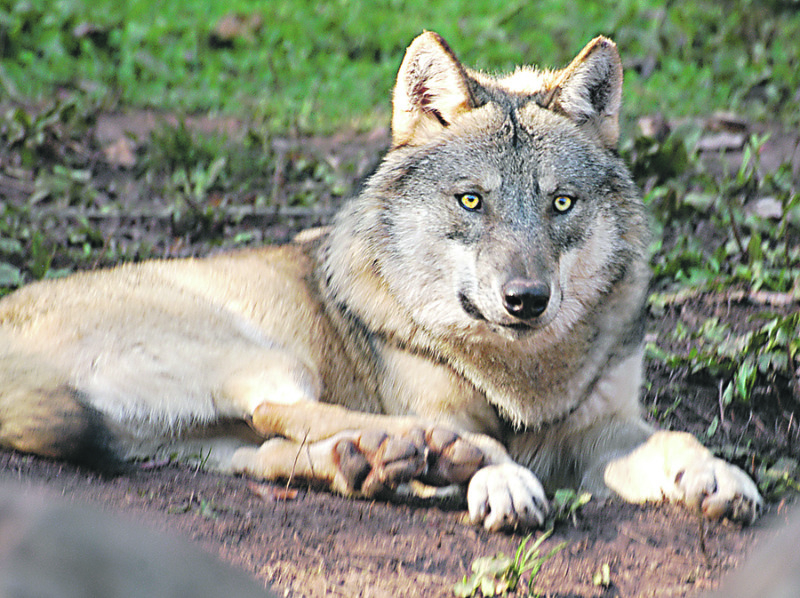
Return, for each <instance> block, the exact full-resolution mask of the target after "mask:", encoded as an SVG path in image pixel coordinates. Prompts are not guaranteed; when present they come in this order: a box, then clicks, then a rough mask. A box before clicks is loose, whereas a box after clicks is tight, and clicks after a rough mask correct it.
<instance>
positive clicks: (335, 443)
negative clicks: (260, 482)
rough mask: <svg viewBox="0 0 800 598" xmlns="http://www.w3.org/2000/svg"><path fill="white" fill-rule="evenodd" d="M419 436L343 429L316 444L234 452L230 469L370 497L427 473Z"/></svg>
mask: <svg viewBox="0 0 800 598" xmlns="http://www.w3.org/2000/svg"><path fill="white" fill-rule="evenodd" d="M420 434H421V430H412V431H411V432H410V433H409V434H406V435H392V436H390V435H388V434H385V433H381V432H376V431H345V432H339V433H338V434H335V435H334V436H331V437H330V438H326V439H324V440H317V441H315V442H304V441H296V440H292V439H287V438H273V439H271V440H267V441H266V442H264V443H263V444H262V445H261V446H260V447H258V448H249V447H246V448H241V449H239V450H238V451H236V453H234V455H233V460H232V462H231V467H232V469H233V470H234V471H236V472H239V473H246V474H248V475H250V476H252V477H257V478H262V479H269V480H298V479H300V480H308V481H312V482H316V483H322V484H324V485H326V486H327V487H328V488H330V489H331V490H333V491H335V492H339V493H341V494H344V495H346V496H362V497H371V496H375V495H376V494H378V493H380V492H382V491H384V490H390V489H393V488H395V487H397V485H398V484H401V483H403V482H406V481H408V480H411V479H413V478H415V477H417V476H419V475H421V474H422V473H423V472H424V470H425V468H426V459H425V452H424V450H421V448H420V440H419V435H420Z"/></svg>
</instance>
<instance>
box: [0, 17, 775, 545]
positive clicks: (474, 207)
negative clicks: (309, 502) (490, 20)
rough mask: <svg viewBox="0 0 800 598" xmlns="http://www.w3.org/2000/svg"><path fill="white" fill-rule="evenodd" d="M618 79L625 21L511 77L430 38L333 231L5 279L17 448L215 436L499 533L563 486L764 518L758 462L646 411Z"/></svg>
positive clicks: (641, 216)
mask: <svg viewBox="0 0 800 598" xmlns="http://www.w3.org/2000/svg"><path fill="white" fill-rule="evenodd" d="M621 95H622V67H621V63H620V58H619V54H618V52H617V48H616V46H615V44H614V43H613V42H612V41H611V40H609V39H607V38H605V37H598V38H596V39H594V40H593V41H591V42H590V43H589V44H588V45H587V46H586V47H585V48H584V49H583V50H582V51H581V52H580V53H579V54H578V55H577V57H576V58H575V59H574V60H573V61H572V62H571V63H570V64H569V65H568V66H567V67H566V68H563V69H560V70H538V69H536V68H533V67H520V68H518V69H517V70H516V71H515V72H513V73H511V74H509V75H503V76H492V75H488V74H485V73H481V72H477V71H473V70H470V69H468V68H466V67H465V66H463V65H462V64H461V62H459V60H458V59H457V58H456V56H455V54H454V53H453V51H452V50H451V48H450V47H449V46H448V45H447V43H446V42H445V41H444V40H443V39H442V38H441V37H440V36H438V35H437V34H435V33H432V32H425V33H423V34H421V35H420V36H419V37H417V38H416V39H415V40H414V41H413V42H412V43H411V45H410V46H409V47H408V49H407V51H406V54H405V57H404V59H403V61H402V64H401V66H400V69H399V72H398V75H397V82H396V85H395V88H394V92H393V113H392V119H391V129H392V139H391V148H390V149H389V150H388V152H387V153H386V155H385V157H384V159H383V160H382V162H381V164H380V165H379V167H378V168H377V170H376V172H375V173H374V174H373V175H372V176H371V177H370V178H369V179H368V180H367V181H366V182H365V184H364V187H363V190H362V191H361V192H360V193H359V194H358V195H357V196H356V197H355V198H353V199H352V200H350V201H349V202H348V203H346V205H345V206H344V207H343V208H342V209H341V211H340V213H339V214H338V215H337V216H336V217H335V219H334V221H333V224H332V225H331V226H330V228H327V229H321V230H316V231H312V232H308V233H306V234H301V235H299V236H298V238H297V239H296V240H295V241H294V242H292V243H289V244H286V245H283V246H267V247H263V248H258V249H250V250H241V251H238V252H234V253H228V254H221V255H216V256H212V257H206V258H202V259H181V260H155V261H148V262H143V263H139V264H127V265H121V266H118V267H116V268H113V269H108V270H101V271H94V272H83V273H76V274H73V275H71V276H69V277H67V278H64V279H60V280H48V281H44V282H37V283H34V284H30V285H28V286H25V287H23V288H21V289H19V290H18V291H16V292H15V293H12V294H10V295H8V296H7V297H5V298H4V299H3V300H2V301H1V302H0V445H2V446H3V447H7V448H10V449H15V450H18V451H26V452H30V453H36V454H39V455H43V456H46V457H52V458H57V459H68V460H72V461H76V462H81V463H85V464H89V465H92V466H96V467H99V468H108V469H114V468H115V467H116V466H117V465H119V464H121V463H125V462H127V461H130V460H135V459H143V458H153V457H154V456H157V455H164V454H167V455H171V454H184V455H192V454H194V455H197V454H202V455H203V462H204V463H206V464H207V465H208V466H210V467H215V468H217V469H219V470H222V471H226V472H230V473H232V474H233V473H238V474H246V475H248V476H254V477H257V478H263V479H268V480H278V479H281V480H285V479H290V478H291V479H296V480H299V479H303V480H308V481H310V482H312V483H314V484H318V485H320V486H323V487H327V488H329V489H331V490H333V491H335V492H339V493H341V494H344V495H347V496H356V497H358V496H360V497H371V496H379V495H383V494H385V493H392V492H401V491H402V490H403V489H407V488H408V487H409V485H411V486H414V485H415V484H416V486H414V487H422V488H436V487H452V486H457V487H460V488H465V489H466V505H467V508H468V511H469V516H470V518H471V519H472V521H474V522H475V523H476V524H482V525H484V526H485V527H486V528H487V529H489V530H498V529H504V528H516V527H535V526H539V525H542V524H543V522H544V521H545V517H546V514H547V510H548V499H547V492H548V491H552V490H553V489H556V488H559V487H565V486H573V487H581V488H585V489H586V490H588V491H590V492H592V493H593V494H594V495H595V496H606V495H611V494H616V495H618V496H619V497H621V498H622V499H624V500H627V501H635V502H647V501H660V500H664V499H668V500H675V501H683V502H685V503H686V504H688V505H690V506H691V507H693V508H696V509H700V510H702V512H703V513H705V514H706V515H707V516H709V517H722V516H728V517H731V518H734V519H739V520H745V521H750V520H753V519H754V518H755V517H756V515H757V514H758V511H759V508H760V505H761V504H762V499H761V497H760V495H759V493H758V490H757V488H756V486H755V485H754V483H753V482H752V480H751V479H750V478H749V477H748V476H747V474H746V473H744V472H743V471H742V470H741V469H739V468H737V467H735V466H733V465H731V464H728V463H726V462H724V461H722V460H720V459H718V458H716V457H715V456H713V455H712V454H711V453H710V452H709V451H708V450H707V449H706V448H704V447H703V446H702V445H701V444H700V443H699V442H698V441H697V440H695V439H694V438H693V437H692V436H690V435H689V434H686V433H682V432H671V431H656V430H654V429H652V428H651V426H650V425H648V424H647V423H645V421H644V420H643V418H642V415H641V410H640V407H639V393H640V387H641V385H642V371H643V336H644V335H643V330H644V317H645V313H644V309H645V301H646V296H647V289H648V284H649V269H648V263H647V262H648V258H647V248H648V241H649V232H648V225H647V217H646V214H645V210H644V207H643V204H642V201H641V198H640V193H639V191H638V190H637V188H636V185H635V184H634V182H633V181H632V179H631V176H630V174H629V171H628V170H627V168H626V166H625V164H624V163H623V160H622V159H621V158H620V156H619V155H618V153H617V150H616V148H617V144H618V138H619V111H620V103H621Z"/></svg>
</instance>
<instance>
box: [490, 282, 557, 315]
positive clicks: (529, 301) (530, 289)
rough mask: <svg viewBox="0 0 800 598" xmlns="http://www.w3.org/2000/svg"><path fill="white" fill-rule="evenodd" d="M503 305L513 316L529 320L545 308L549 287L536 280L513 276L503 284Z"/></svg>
mask: <svg viewBox="0 0 800 598" xmlns="http://www.w3.org/2000/svg"><path fill="white" fill-rule="evenodd" d="M502 291H503V307H505V308H506V311H507V312H508V313H510V314H511V315H512V316H514V317H515V318H519V319H520V320H529V319H531V318H536V317H539V316H540V315H542V313H544V310H545V309H547V303H548V302H549V301H550V287H549V286H548V285H546V284H545V283H543V282H540V281H537V280H527V279H525V278H513V279H511V280H509V281H508V282H507V283H505V284H504V285H503V289H502Z"/></svg>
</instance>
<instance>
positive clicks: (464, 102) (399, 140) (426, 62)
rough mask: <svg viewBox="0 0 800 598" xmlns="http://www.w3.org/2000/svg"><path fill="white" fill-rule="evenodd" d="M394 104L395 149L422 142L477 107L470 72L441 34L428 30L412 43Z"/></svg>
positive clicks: (404, 60) (395, 90)
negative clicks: (467, 71)
mask: <svg viewBox="0 0 800 598" xmlns="http://www.w3.org/2000/svg"><path fill="white" fill-rule="evenodd" d="M392 104H393V112H392V144H393V145H394V146H395V147H397V146H399V145H409V144H411V145H415V144H417V143H421V142H422V141H424V140H425V139H426V138H428V137H429V136H430V135H431V134H434V133H436V132H439V131H441V130H442V129H443V128H444V127H447V126H448V125H449V124H450V123H451V122H453V120H454V119H455V118H456V117H457V116H458V115H459V114H463V113H464V112H467V111H468V110H470V109H471V108H473V106H474V102H473V100H472V94H471V93H470V90H469V85H468V83H467V74H466V71H465V69H464V67H463V66H461V63H460V62H459V61H458V59H456V57H455V55H454V54H453V51H452V50H451V49H450V46H448V45H447V42H445V41H444V39H442V38H441V37H440V36H439V35H438V34H436V33H433V32H431V31H426V32H425V33H423V34H422V35H420V36H418V37H417V38H416V39H414V41H413V42H411V45H410V46H409V47H408V49H407V50H406V55H405V58H403V63H402V64H401V65H400V71H399V72H398V73H397V83H396V84H395V88H394V96H393V98H392Z"/></svg>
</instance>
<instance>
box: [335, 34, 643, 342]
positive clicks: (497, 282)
mask: <svg viewBox="0 0 800 598" xmlns="http://www.w3.org/2000/svg"><path fill="white" fill-rule="evenodd" d="M621 89H622V68H621V65H620V59H619V55H618V54H617V50H616V46H615V45H614V43H613V42H612V41H610V40H608V39H606V38H603V37H598V38H597V39H595V40H593V41H592V42H591V43H589V45H587V46H586V48H584V49H583V51H582V52H581V53H580V54H579V55H578V56H577V57H576V58H575V59H574V60H573V61H572V63H571V64H570V65H569V66H567V67H566V68H565V69H563V70H558V71H540V70H536V69H533V68H519V69H518V70H517V71H516V72H514V73H513V74H511V75H508V76H505V77H491V76H488V75H485V74H482V73H477V72H473V71H471V70H469V69H467V68H465V67H464V66H463V65H461V63H460V62H459V61H458V60H457V59H456V58H455V56H454V54H453V52H452V51H451V50H450V48H449V46H448V45H447V44H446V43H445V41H444V40H443V39H442V38H441V37H439V36H438V35H436V34H434V33H424V34H422V35H420V36H419V37H417V38H416V39H415V40H414V41H413V43H412V44H411V46H410V47H409V48H408V50H407V52H406V55H405V58H404V60H403V63H402V65H401V67H400V71H399V74H398V78H397V84H396V87H395V90H394V98H393V103H394V112H393V117H392V149H391V150H390V151H389V153H388V154H387V156H386V159H385V160H384V162H383V164H382V165H381V167H380V168H379V169H378V171H377V172H376V174H375V175H374V176H373V177H372V179H371V180H370V181H369V182H368V183H367V186H366V188H365V190H364V192H363V193H362V194H361V196H360V197H359V198H358V199H356V200H355V201H354V202H352V204H351V205H350V206H349V208H347V209H345V211H344V212H343V214H342V216H341V217H340V219H339V221H338V222H337V225H336V227H335V230H334V236H333V238H334V241H333V243H332V246H333V247H338V251H336V250H334V251H335V252H336V253H339V254H340V255H339V256H338V258H335V259H334V258H333V256H332V255H331V254H330V253H331V252H330V251H329V255H328V261H327V267H326V269H327V270H328V273H327V275H328V279H329V280H331V283H332V285H334V286H336V287H337V288H338V289H339V290H340V291H341V290H342V288H343V287H344V286H348V287H350V288H351V289H352V290H351V291H345V294H346V295H350V296H351V298H354V297H355V296H354V295H353V293H357V294H358V299H356V300H355V301H352V300H351V301H347V303H349V304H350V305H352V304H353V303H356V304H359V305H360V308H357V311H361V312H362V313H361V316H362V317H366V318H367V319H369V320H370V322H371V323H374V322H375V321H376V320H377V319H381V320H385V319H386V318H387V315H386V314H385V313H382V314H381V315H380V317H370V316H372V315H373V314H375V315H376V316H377V315H378V314H379V313H381V312H385V310H384V309H382V306H386V305H391V308H390V310H391V311H397V312H398V313H401V314H406V315H407V316H409V317H410V319H411V320H413V322H414V324H415V325H416V326H418V327H421V328H422V329H423V330H425V331H426V332H427V333H429V334H433V335H434V336H441V335H449V336H453V335H455V336H457V337H461V338H463V339H474V340H477V339H483V340H491V339H492V338H494V339H496V340H497V341H498V342H501V339H502V341H516V340H519V339H523V338H526V337H528V336H530V333H531V332H533V331H536V330H542V329H544V328H549V329H550V330H551V331H553V333H554V336H555V337H561V336H563V334H564V333H565V332H566V331H568V330H570V329H571V328H572V327H573V326H574V325H575V324H576V323H577V322H578V321H580V320H581V319H584V318H585V317H586V316H587V314H588V313H589V312H591V311H592V310H594V309H595V308H596V307H597V306H598V305H600V304H601V303H602V302H603V301H604V298H606V297H608V296H609V295H610V294H612V293H613V292H614V291H615V290H617V289H619V288H620V286H630V285H634V286H637V287H642V285H644V284H646V274H643V272H644V271H645V270H646V268H645V267H644V253H645V245H646V242H647V232H646V223H645V217H644V214H643V208H642V205H641V202H640V199H639V195H638V191H637V189H636V187H635V185H634V184H633V182H632V181H631V178H630V175H629V174H628V171H627V169H626V168H625V166H624V164H623V163H622V161H621V160H620V159H619V157H618V155H617V153H616V149H615V148H616V145H617V140H618V134H619V133H618V131H619V125H618V122H619V121H618V115H619V108H620V98H621ZM337 238H338V240H337ZM343 244H347V249H346V253H347V256H346V257H345V256H344V255H342V253H343V250H342V245H343ZM329 249H330V248H329ZM343 261H346V262H347V263H348V266H346V267H345V270H346V273H344V272H342V271H341V270H342V262H343ZM337 264H338V265H337ZM337 269H338V270H339V271H338V272H337ZM337 278H338V279H339V280H338V281H337V280H336V279H337ZM345 279H346V280H345ZM399 318H400V316H397V318H396V319H399ZM389 319H391V318H389ZM387 326H388V327H390V328H391V326H392V325H391V324H387ZM548 336H551V338H552V335H548Z"/></svg>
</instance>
